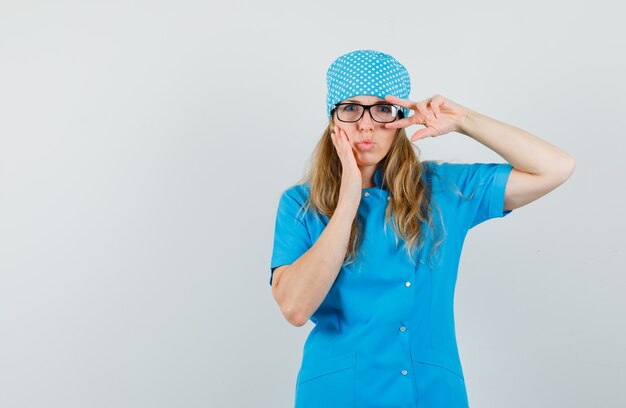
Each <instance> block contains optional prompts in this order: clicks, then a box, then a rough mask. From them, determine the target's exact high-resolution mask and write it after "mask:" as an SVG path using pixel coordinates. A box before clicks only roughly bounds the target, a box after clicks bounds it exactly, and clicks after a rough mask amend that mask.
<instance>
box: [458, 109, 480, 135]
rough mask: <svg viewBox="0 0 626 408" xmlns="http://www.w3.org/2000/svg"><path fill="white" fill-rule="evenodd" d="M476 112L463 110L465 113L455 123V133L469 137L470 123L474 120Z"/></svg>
mask: <svg viewBox="0 0 626 408" xmlns="http://www.w3.org/2000/svg"><path fill="white" fill-rule="evenodd" d="M476 115H477V112H475V111H473V110H471V109H467V108H466V109H465V113H464V114H463V116H461V119H459V121H458V122H457V130H456V131H457V132H458V133H461V134H463V135H465V136H470V137H471V134H470V132H471V129H472V122H473V121H474V120H475V119H476Z"/></svg>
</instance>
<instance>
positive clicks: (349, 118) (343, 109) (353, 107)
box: [331, 103, 400, 123]
mask: <svg viewBox="0 0 626 408" xmlns="http://www.w3.org/2000/svg"><path fill="white" fill-rule="evenodd" d="M371 108H374V109H371ZM335 109H337V119H339V120H340V121H342V122H357V121H358V120H359V119H361V117H363V113H365V110H366V109H367V110H368V111H369V112H370V116H371V117H372V120H373V121H374V122H378V123H389V122H393V121H394V120H396V117H397V116H398V112H399V111H400V108H399V107H398V106H396V105H391V104H387V103H378V104H374V105H361V104H360V103H338V104H336V105H333V106H332V110H331V113H332V111H334V110H335Z"/></svg>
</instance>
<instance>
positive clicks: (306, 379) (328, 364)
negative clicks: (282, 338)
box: [296, 352, 356, 408]
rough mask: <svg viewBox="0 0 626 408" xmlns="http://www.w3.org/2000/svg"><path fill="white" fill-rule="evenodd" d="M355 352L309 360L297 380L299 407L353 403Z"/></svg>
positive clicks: (336, 405)
mask: <svg viewBox="0 0 626 408" xmlns="http://www.w3.org/2000/svg"><path fill="white" fill-rule="evenodd" d="M355 366H356V353H355V352H351V353H347V354H342V355H339V356H335V357H332V358H330V359H324V360H310V361H306V362H305V363H304V364H303V365H302V367H301V368H300V372H299V373H298V380H297V383H296V408H308V407H316V408H319V407H328V408H333V407H337V408H339V407H348V408H351V407H354V405H355V402H354V401H355V379H354V376H355V372H356V369H355Z"/></svg>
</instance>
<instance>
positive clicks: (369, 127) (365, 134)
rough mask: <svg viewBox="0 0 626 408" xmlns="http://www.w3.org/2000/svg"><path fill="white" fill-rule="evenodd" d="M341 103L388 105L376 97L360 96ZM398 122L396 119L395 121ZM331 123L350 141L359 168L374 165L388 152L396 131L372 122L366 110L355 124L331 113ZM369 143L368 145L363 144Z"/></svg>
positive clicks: (382, 124)
mask: <svg viewBox="0 0 626 408" xmlns="http://www.w3.org/2000/svg"><path fill="white" fill-rule="evenodd" d="M341 102H342V103H346V102H356V103H360V104H363V105H371V104H375V103H381V102H383V103H389V102H388V101H386V100H384V99H382V98H379V97H377V96H370V95H360V96H354V97H352V98H348V99H346V100H344V101H341ZM396 120H398V119H396ZM333 121H334V123H335V125H336V126H338V127H339V128H340V129H343V130H344V131H345V132H346V134H347V135H348V139H350V144H352V151H353V152H354V157H355V159H356V162H357V164H358V165H359V167H366V166H372V165H376V164H377V163H378V162H379V161H381V160H382V159H383V158H384V157H385V156H386V155H387V152H389V148H390V147H391V143H392V142H393V138H394V136H395V134H396V132H397V129H386V128H385V124H384V123H378V122H375V121H374V120H372V117H371V115H370V112H369V111H368V110H366V111H365V112H363V116H362V117H361V119H359V120H358V121H357V122H353V123H347V122H342V121H340V120H339V119H337V112H336V111H335V112H334V113H333ZM364 142H369V143H364Z"/></svg>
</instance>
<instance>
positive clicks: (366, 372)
mask: <svg viewBox="0 0 626 408" xmlns="http://www.w3.org/2000/svg"><path fill="white" fill-rule="evenodd" d="M422 165H423V166H424V171H423V173H422V177H423V180H425V182H427V183H429V184H430V186H431V190H432V199H433V200H434V201H435V202H436V204H437V206H438V208H439V210H440V212H441V215H440V214H439V212H438V211H437V210H436V208H437V207H435V209H434V210H433V214H434V219H433V222H434V223H435V225H436V226H438V228H441V226H442V224H441V222H442V221H443V226H444V227H445V228H444V229H445V235H444V236H443V237H444V238H445V240H444V242H443V243H442V244H440V246H439V247H438V249H437V250H438V251H441V252H440V255H439V256H436V257H435V258H433V259H435V260H436V261H435V262H432V263H429V262H428V259H427V258H428V256H429V255H430V248H431V245H433V244H434V243H436V242H437V240H438V239H440V238H441V236H440V235H433V234H432V233H429V231H426V229H422V231H423V232H424V233H425V234H426V235H425V246H424V248H423V249H422V250H421V251H420V250H417V251H418V253H416V255H414V257H415V258H418V259H419V261H418V262H417V266H416V265H415V264H412V263H411V262H410V260H409V258H408V255H407V253H406V251H405V248H404V246H403V241H402V240H401V239H399V245H398V247H397V248H396V243H395V236H394V231H393V229H392V228H391V225H390V224H389V223H387V227H386V228H387V235H385V232H384V230H383V225H384V223H385V210H386V207H387V203H388V200H389V199H390V194H389V192H388V191H387V190H386V189H385V188H384V187H383V186H382V170H381V167H379V168H378V169H377V170H376V171H375V173H374V183H375V187H372V188H365V189H363V190H362V193H363V196H362V198H361V202H360V204H359V209H358V213H359V214H360V215H361V216H362V217H363V218H362V219H364V220H365V225H364V229H365V231H364V233H365V235H364V239H363V242H362V247H361V249H360V251H359V252H358V253H357V260H356V262H355V263H353V264H350V265H343V266H342V267H341V270H340V271H339V274H338V276H337V279H336V280H335V282H334V283H333V285H332V287H331V288H330V291H329V292H328V294H327V296H326V298H325V299H324V301H323V302H322V304H321V305H320V306H319V308H318V309H317V310H316V311H315V313H313V315H312V316H311V319H310V320H311V321H312V322H313V323H315V326H314V327H313V329H312V330H311V332H310V333H309V335H308V337H307V340H306V342H305V344H304V349H303V355H302V362H301V365H300V370H299V372H298V377H297V380H296V393H295V394H296V395H295V406H296V408H307V407H316V408H319V407H325V408H332V407H341V408H346V407H395V408H398V407H420V408H430V407H433V408H435V407H437V408H441V407H447V408H455V407H467V406H468V400H467V392H466V388H465V381H464V376H463V370H462V368H461V362H460V359H459V354H458V349H457V343H456V335H455V327H454V289H455V285H456V278H457V270H458V265H459V259H460V256H461V250H462V246H463V241H464V239H465V236H466V234H467V232H468V230H469V229H470V228H472V227H474V226H476V225H478V224H480V223H481V222H483V221H486V220H488V219H491V218H496V217H503V216H506V215H508V214H510V213H511V211H512V210H510V211H504V189H505V186H506V183H507V180H508V177H509V174H510V172H511V169H512V166H511V165H510V164H508V163H468V164H466V163H447V162H436V161H423V162H422ZM457 189H458V191H460V193H462V194H463V196H464V197H465V198H466V199H463V197H461V196H459V195H458V194H457V191H456V190H457ZM308 194H309V184H308V183H307V184H301V185H295V186H292V187H290V188H289V189H287V190H285V191H284V192H283V194H282V196H281V198H280V202H279V205H278V211H277V214H276V224H275V233H274V246H273V252H272V259H271V265H270V268H271V272H270V285H271V284H272V273H273V271H274V269H275V268H276V267H278V266H281V265H285V264H291V263H293V262H294V261H295V260H296V259H298V258H299V257H300V256H301V255H302V254H303V253H304V252H306V251H307V250H308V249H309V248H310V247H311V246H312V245H313V243H315V241H316V240H317V238H318V237H319V236H320V234H321V233H322V231H323V230H324V228H325V226H326V225H327V224H328V217H326V216H324V215H317V216H316V215H315V214H314V213H313V211H306V212H304V211H302V209H301V206H303V205H304V202H305V200H306V199H307V197H308ZM440 217H441V219H440ZM422 226H423V227H424V228H426V227H427V224H426V223H423V224H422ZM431 232H432V231H431Z"/></svg>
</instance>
